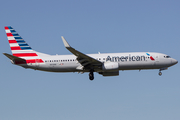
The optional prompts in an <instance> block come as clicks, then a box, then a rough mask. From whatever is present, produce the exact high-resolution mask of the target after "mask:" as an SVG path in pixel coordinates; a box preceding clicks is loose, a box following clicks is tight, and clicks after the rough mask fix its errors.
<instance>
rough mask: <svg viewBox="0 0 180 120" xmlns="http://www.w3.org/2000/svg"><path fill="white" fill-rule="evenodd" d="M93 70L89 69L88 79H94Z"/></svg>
mask: <svg viewBox="0 0 180 120" xmlns="http://www.w3.org/2000/svg"><path fill="white" fill-rule="evenodd" d="M93 72H94V71H93V70H90V73H89V79H90V80H94V73H93Z"/></svg>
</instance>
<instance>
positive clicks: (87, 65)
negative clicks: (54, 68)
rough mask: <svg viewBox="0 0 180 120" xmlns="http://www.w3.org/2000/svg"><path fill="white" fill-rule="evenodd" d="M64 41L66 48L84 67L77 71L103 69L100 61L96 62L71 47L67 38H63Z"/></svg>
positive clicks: (79, 67)
mask: <svg viewBox="0 0 180 120" xmlns="http://www.w3.org/2000/svg"><path fill="white" fill-rule="evenodd" d="M61 38H62V41H63V43H64V46H65V47H66V48H67V49H68V50H69V51H70V52H71V53H72V54H74V55H75V56H76V57H77V60H78V62H79V63H80V64H81V65H82V66H78V67H77V69H79V70H83V69H94V68H96V67H98V68H99V67H101V66H102V62H100V61H99V60H96V59H94V58H92V57H90V56H88V55H86V54H84V53H81V52H79V51H77V50H76V49H74V48H73V47H71V46H70V45H69V44H68V42H67V41H66V40H65V38H64V37H63V36H61Z"/></svg>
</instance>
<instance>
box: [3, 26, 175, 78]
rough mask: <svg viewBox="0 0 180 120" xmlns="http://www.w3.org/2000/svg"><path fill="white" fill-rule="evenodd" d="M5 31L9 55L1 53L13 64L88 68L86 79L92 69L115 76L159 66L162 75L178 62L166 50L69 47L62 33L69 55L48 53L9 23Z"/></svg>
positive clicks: (38, 67)
mask: <svg viewBox="0 0 180 120" xmlns="http://www.w3.org/2000/svg"><path fill="white" fill-rule="evenodd" d="M5 31H6V34H7V38H8V41H9V44H10V48H11V51H12V55H10V54H7V53H3V54H4V55H5V56H6V57H8V58H9V59H10V60H11V62H12V63H13V64H15V65H19V66H22V67H24V68H31V69H35V70H42V71H49V72H80V73H84V72H89V79H90V80H93V79H94V72H97V73H99V74H101V75H103V76H117V75H119V70H142V69H159V75H162V72H161V71H162V70H165V69H167V68H168V67H170V66H172V65H175V64H177V63H178V61H177V60H175V59H173V58H171V57H170V56H168V55H166V54H162V53H155V52H131V53H103V54H101V53H99V54H84V53H82V52H79V51H77V50H76V49H74V48H72V47H71V46H70V45H69V44H68V42H67V41H66V40H65V39H64V37H62V41H63V43H64V45H65V47H66V48H67V49H68V50H69V51H70V52H71V53H72V54H73V55H48V54H44V53H40V52H36V51H34V50H33V49H32V48H31V47H30V46H29V45H28V44H27V43H26V42H25V41H24V39H23V38H22V37H21V36H20V35H19V34H18V33H17V32H16V31H15V30H14V29H13V28H12V27H11V26H6V27H5Z"/></svg>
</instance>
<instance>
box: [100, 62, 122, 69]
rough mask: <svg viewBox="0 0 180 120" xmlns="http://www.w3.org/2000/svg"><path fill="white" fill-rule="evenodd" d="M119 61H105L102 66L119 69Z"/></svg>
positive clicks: (103, 67)
mask: <svg viewBox="0 0 180 120" xmlns="http://www.w3.org/2000/svg"><path fill="white" fill-rule="evenodd" d="M118 68H119V64H118V62H105V63H104V64H103V66H102V70H118Z"/></svg>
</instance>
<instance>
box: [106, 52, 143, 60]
mask: <svg viewBox="0 0 180 120" xmlns="http://www.w3.org/2000/svg"><path fill="white" fill-rule="evenodd" d="M145 58H146V57H145V56H144V55H143V56H131V55H130V54H129V56H120V57H119V56H116V57H110V56H107V58H106V61H111V62H119V61H121V62H124V61H145Z"/></svg>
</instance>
